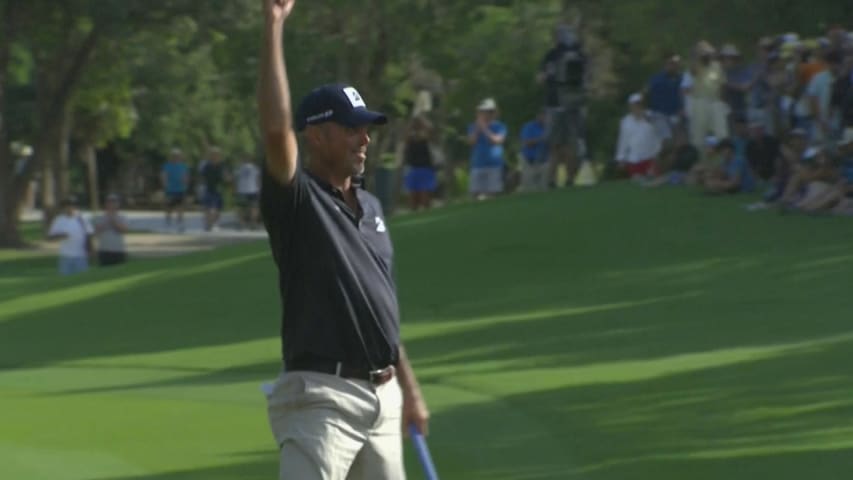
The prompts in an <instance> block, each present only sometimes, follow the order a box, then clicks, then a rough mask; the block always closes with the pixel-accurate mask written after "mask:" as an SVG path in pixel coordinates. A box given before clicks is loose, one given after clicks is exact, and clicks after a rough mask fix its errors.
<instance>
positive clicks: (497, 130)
mask: <svg viewBox="0 0 853 480" xmlns="http://www.w3.org/2000/svg"><path fill="white" fill-rule="evenodd" d="M506 132H507V129H506V124H505V123H503V122H496V123H495V124H494V130H493V131H492V133H494V134H495V135H506Z"/></svg>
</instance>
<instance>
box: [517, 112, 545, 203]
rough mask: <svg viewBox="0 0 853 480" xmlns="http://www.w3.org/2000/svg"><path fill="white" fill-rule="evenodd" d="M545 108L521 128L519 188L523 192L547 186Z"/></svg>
mask: <svg viewBox="0 0 853 480" xmlns="http://www.w3.org/2000/svg"><path fill="white" fill-rule="evenodd" d="M545 115H546V112H545V110H542V111H541V112H539V114H538V115H537V116H536V118H535V119H533V120H531V121H529V122H527V123H525V124H524V126H523V127H522V128H521V157H522V160H523V162H522V164H521V189H522V190H523V191H525V192H530V191H541V190H546V189H547V188H548V136H547V130H546V128H545Z"/></svg>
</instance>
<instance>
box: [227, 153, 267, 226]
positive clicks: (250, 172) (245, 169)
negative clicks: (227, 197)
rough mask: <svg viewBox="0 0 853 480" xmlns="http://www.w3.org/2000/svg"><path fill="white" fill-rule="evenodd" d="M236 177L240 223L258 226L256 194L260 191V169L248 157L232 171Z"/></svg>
mask: <svg viewBox="0 0 853 480" xmlns="http://www.w3.org/2000/svg"><path fill="white" fill-rule="evenodd" d="M234 177H235V178H236V179H237V202H238V205H239V208H240V225H241V227H243V228H250V229H252V230H254V229H255V228H258V194H259V193H260V191H261V170H260V169H259V168H258V166H257V165H255V163H254V162H252V161H251V159H249V158H248V157H246V158H243V162H242V163H241V164H240V166H239V167H237V170H235V172H234Z"/></svg>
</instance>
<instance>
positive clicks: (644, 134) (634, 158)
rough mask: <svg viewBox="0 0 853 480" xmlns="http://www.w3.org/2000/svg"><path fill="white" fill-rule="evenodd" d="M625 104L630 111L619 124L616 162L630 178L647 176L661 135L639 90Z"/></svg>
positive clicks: (653, 169) (658, 149)
mask: <svg viewBox="0 0 853 480" xmlns="http://www.w3.org/2000/svg"><path fill="white" fill-rule="evenodd" d="M628 107H629V109H630V112H629V113H628V114H627V115H625V116H624V117H622V122H621V123H620V124H619V144H618V146H617V148H616V162H617V163H618V164H619V165H620V166H621V167H622V168H623V169H624V170H625V171H626V172H627V173H628V175H629V176H630V177H631V178H637V177H648V176H651V175H653V174H654V171H655V161H656V160H657V156H658V153H660V149H661V138H660V135H659V133H658V131H657V129H656V128H655V126H654V124H653V123H652V121H651V120H650V118H649V115H648V113H647V112H646V110H645V107H644V106H643V96H642V95H641V94H639V93H635V94H633V95H631V96H630V97H629V98H628Z"/></svg>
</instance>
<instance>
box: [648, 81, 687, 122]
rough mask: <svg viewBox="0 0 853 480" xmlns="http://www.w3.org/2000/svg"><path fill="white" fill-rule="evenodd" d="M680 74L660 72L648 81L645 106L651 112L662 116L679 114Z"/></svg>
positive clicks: (680, 102) (680, 104) (680, 103)
mask: <svg viewBox="0 0 853 480" xmlns="http://www.w3.org/2000/svg"><path fill="white" fill-rule="evenodd" d="M681 78H682V75H681V74H680V73H677V74H670V73H668V72H660V73H658V74H657V75H655V76H653V77H652V78H651V80H649V98H648V102H647V105H648V107H649V110H652V111H653V112H659V113H663V114H664V115H670V116H672V115H676V114H678V113H679V112H681V109H682V100H681Z"/></svg>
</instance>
